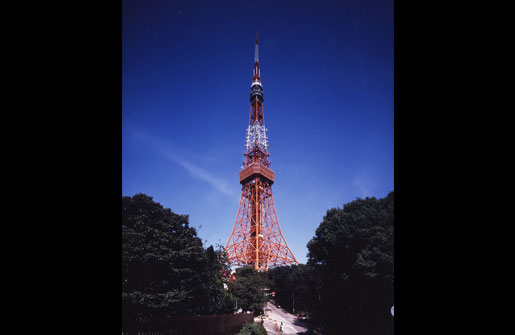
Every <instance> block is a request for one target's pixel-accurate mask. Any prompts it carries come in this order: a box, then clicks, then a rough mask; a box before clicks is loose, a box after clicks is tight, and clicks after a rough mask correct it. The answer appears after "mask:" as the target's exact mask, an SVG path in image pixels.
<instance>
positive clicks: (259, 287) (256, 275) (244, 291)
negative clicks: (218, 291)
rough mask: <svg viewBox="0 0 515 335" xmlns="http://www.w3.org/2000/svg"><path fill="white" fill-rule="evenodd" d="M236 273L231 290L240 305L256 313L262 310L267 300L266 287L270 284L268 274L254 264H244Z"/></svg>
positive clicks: (245, 309)
mask: <svg viewBox="0 0 515 335" xmlns="http://www.w3.org/2000/svg"><path fill="white" fill-rule="evenodd" d="M235 275H236V280H235V281H233V282H232V284H231V287H230V291H231V293H232V295H233V296H234V298H235V299H236V300H237V301H238V307H241V308H242V309H243V310H244V311H252V312H254V313H256V314H257V313H259V312H261V311H262V309H263V306H264V304H265V303H266V301H267V298H266V296H265V291H264V289H265V288H266V287H268V286H269V282H268V280H267V278H266V274H265V273H263V272H258V271H257V270H256V269H254V268H253V267H252V266H243V267H241V268H237V269H236V273H235Z"/></svg>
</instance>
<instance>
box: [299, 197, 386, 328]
mask: <svg viewBox="0 0 515 335" xmlns="http://www.w3.org/2000/svg"><path fill="white" fill-rule="evenodd" d="M393 208H394V193H393V192H390V193H389V194H388V195H387V196H386V197H385V198H383V199H376V198H366V199H357V200H355V201H353V202H351V203H348V204H345V205H344V207H343V209H340V208H333V209H330V210H328V211H327V214H326V216H325V217H324V218H323V221H322V223H321V224H320V226H319V227H318V229H317V230H316V235H315V237H314V238H313V239H312V240H311V241H310V242H309V243H308V249H309V253H308V265H310V266H311V267H312V268H313V270H314V271H315V272H316V273H317V275H320V277H321V280H322V283H323V284H322V286H321V289H320V295H321V305H320V306H321V307H320V312H321V313H322V321H323V324H324V326H325V327H326V328H327V329H328V331H329V332H330V333H333V334H336V333H348V334H393V318H392V316H391V315H390V308H391V306H392V305H393V278H394V271H393V264H394V263H393V259H394V249H393V232H394V211H393Z"/></svg>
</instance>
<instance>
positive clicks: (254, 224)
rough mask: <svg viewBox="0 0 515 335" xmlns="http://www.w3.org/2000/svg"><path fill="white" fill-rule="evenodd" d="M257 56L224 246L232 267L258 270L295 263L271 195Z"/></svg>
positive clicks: (272, 178)
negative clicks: (234, 206)
mask: <svg viewBox="0 0 515 335" xmlns="http://www.w3.org/2000/svg"><path fill="white" fill-rule="evenodd" d="M257 50H258V46H257V39H256V57H255V64H254V76H253V78H252V85H251V91H250V116H249V126H248V129H247V138H246V151H245V154H244V160H243V168H242V170H241V171H240V173H239V177H240V183H241V185H242V188H241V197H240V203H239V206H238V213H237V215H236V221H235V223H234V228H233V231H232V233H231V236H230V237H229V240H228V241H227V244H226V246H225V251H226V253H227V259H228V260H229V263H230V265H231V266H242V265H251V266H253V267H254V268H255V269H257V270H260V271H266V270H268V269H269V268H270V267H272V266H278V265H288V264H298V262H297V259H296V258H295V256H294V255H293V252H292V251H291V250H290V248H289V247H288V244H287V243H286V239H285V238H284V235H283V233H282V231H281V227H280V226H279V220H278V219H277V212H276V209H275V203H274V199H273V196H272V184H273V183H274V179H275V173H274V171H272V170H271V169H270V168H269V166H270V160H269V156H270V155H269V153H268V138H267V136H266V131H267V130H266V128H265V120H264V117H263V101H264V99H263V86H262V85H261V76H260V71H259V61H258V59H259V58H258V51H257Z"/></svg>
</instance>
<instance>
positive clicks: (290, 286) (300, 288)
mask: <svg viewBox="0 0 515 335" xmlns="http://www.w3.org/2000/svg"><path fill="white" fill-rule="evenodd" d="M267 275H268V279H269V280H270V291H271V292H275V297H274V298H273V299H274V300H275V301H276V302H277V303H278V304H280V305H281V307H282V308H284V309H286V310H287V311H289V312H291V313H293V312H295V313H308V314H310V315H311V316H313V315H314V314H315V315H316V307H317V303H318V294H317V289H316V288H317V287H319V286H320V285H321V284H320V283H319V282H318V278H317V276H316V274H315V272H314V271H313V270H312V268H311V267H310V266H308V265H305V264H299V265H291V266H279V267H275V268H272V269H270V270H268V273H267ZM294 307H295V311H294V310H293V308H294Z"/></svg>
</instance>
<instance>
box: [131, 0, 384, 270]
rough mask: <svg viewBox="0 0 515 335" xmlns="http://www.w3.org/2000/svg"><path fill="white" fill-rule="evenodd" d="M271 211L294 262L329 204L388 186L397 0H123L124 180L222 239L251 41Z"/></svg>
mask: <svg viewBox="0 0 515 335" xmlns="http://www.w3.org/2000/svg"><path fill="white" fill-rule="evenodd" d="M256 29H257V30H258V35H259V53H260V54H259V60H260V69H261V77H262V83H263V89H264V96H265V101H264V104H263V110H264V116H265V123H266V126H267V128H268V137H269V144H270V146H269V151H270V154H271V156H270V158H271V166H270V167H271V169H272V170H273V171H274V172H275V174H276V175H275V183H274V185H273V187H272V189H273V193H274V200H275V206H276V209H277V215H278V219H279V224H280V225H281V229H282V231H283V234H284V235H285V238H286V241H287V243H288V245H289V246H290V248H291V249H292V251H293V253H294V254H295V256H296V257H297V259H298V260H299V262H301V263H306V261H307V257H306V255H307V252H308V250H307V248H306V244H307V242H308V241H309V240H310V239H311V238H312V237H313V236H314V234H315V230H316V228H317V227H318V225H319V224H320V222H321V221H322V218H323V216H324V215H325V213H326V211H327V210H328V209H330V208H333V207H342V206H343V204H344V203H347V202H350V201H352V200H355V199H356V198H358V197H361V198H364V197H366V196H375V197H384V196H386V194H388V192H389V191H392V190H393V187H394V179H393V171H394V166H393V156H394V150H393V136H394V134H393V79H394V68H393V1H365V0H364V1H281V0H276V1H245V0H241V1H156V0H152V1H133V0H130V1H124V2H123V9H122V194H123V195H127V196H132V195H134V194H136V193H140V192H141V193H145V194H147V195H150V196H152V197H153V198H154V200H155V201H157V202H159V203H161V204H162V205H163V206H165V207H167V208H171V209H172V211H174V212H176V213H178V214H188V215H189V217H190V223H191V225H192V226H194V227H197V228H199V229H198V233H199V236H200V237H201V238H202V239H203V240H204V241H205V247H207V246H209V245H210V244H213V245H215V244H222V245H225V243H226V242H227V239H228V238H229V235H230V233H231V231H232V229H233V226H234V221H235V219H236V214H237V210H238V202H239V197H240V191H241V185H240V184H239V179H238V172H239V171H240V167H241V165H242V160H243V152H244V144H245V130H246V127H247V126H248V120H249V107H250V105H249V91H250V84H251V79H252V70H253V58H254V41H255V35H256Z"/></svg>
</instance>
